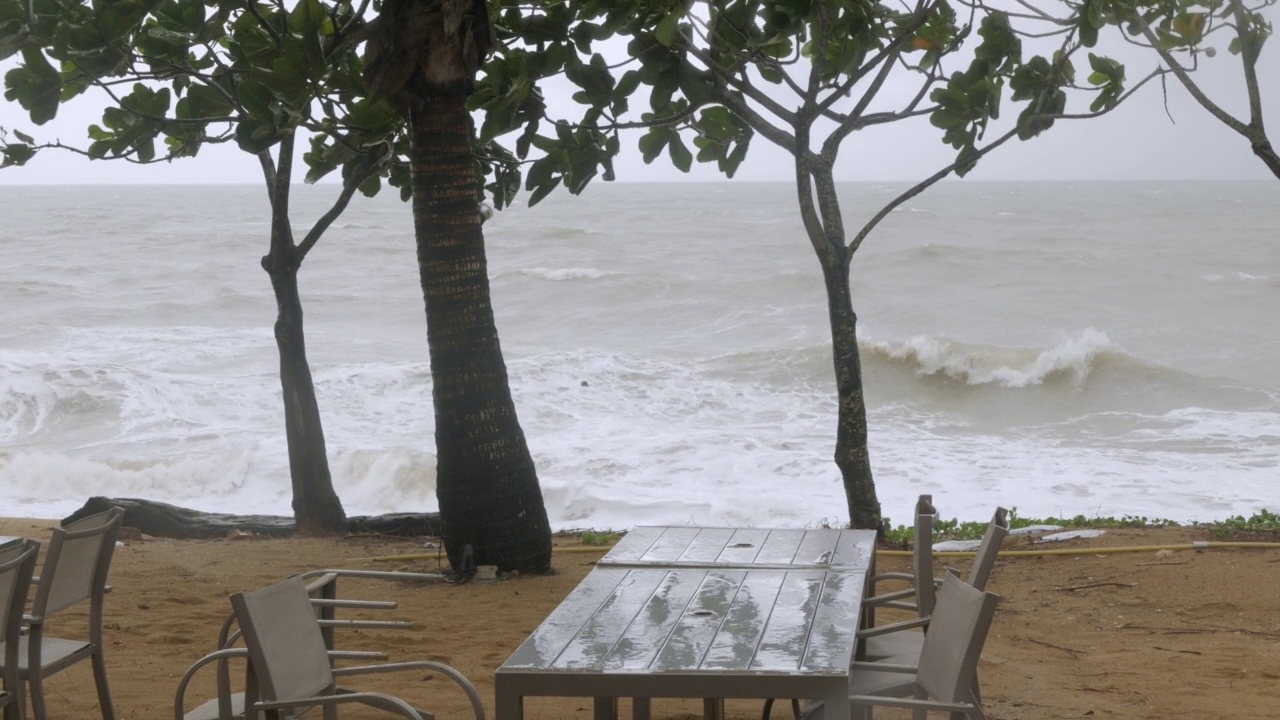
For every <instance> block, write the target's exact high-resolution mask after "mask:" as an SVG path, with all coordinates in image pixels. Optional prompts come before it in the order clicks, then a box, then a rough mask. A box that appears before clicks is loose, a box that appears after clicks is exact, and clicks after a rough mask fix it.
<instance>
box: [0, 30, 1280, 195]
mask: <svg viewBox="0 0 1280 720" xmlns="http://www.w3.org/2000/svg"><path fill="white" fill-rule="evenodd" d="M1271 10H1272V12H1271V15H1272V16H1273V20H1274V19H1275V17H1274V16H1275V15H1276V14H1277V13H1275V12H1274V11H1275V8H1272V9H1271ZM1108 40H1110V41H1111V42H1108ZM1115 40H1116V38H1115V37H1111V38H1105V37H1104V40H1103V43H1102V44H1100V46H1099V51H1100V52H1101V51H1103V48H1105V51H1106V52H1110V53H1112V54H1113V55H1114V56H1115V57H1117V59H1120V60H1122V61H1124V62H1126V64H1127V66H1128V71H1129V72H1128V77H1129V79H1130V84H1132V82H1133V81H1135V80H1136V79H1137V78H1139V77H1141V76H1142V75H1143V74H1145V72H1147V71H1149V70H1151V69H1153V68H1154V67H1155V66H1156V64H1157V63H1156V61H1157V58H1156V56H1155V55H1154V53H1151V52H1150V51H1145V50H1142V49H1139V48H1133V47H1128V46H1125V45H1123V44H1118V43H1116V42H1115ZM1276 45H1277V41H1275V40H1274V39H1273V42H1272V43H1271V47H1268V48H1267V50H1264V52H1263V58H1262V62H1261V63H1260V65H1261V67H1260V68H1259V70H1260V73H1261V78H1260V80H1261V85H1262V95H1263V98H1264V117H1266V118H1269V119H1270V120H1271V122H1272V127H1273V128H1280V62H1276V60H1275V58H1276V57H1277V56H1280V50H1277V49H1276ZM1117 51H1118V52H1117ZM12 64H13V63H12V61H9V62H5V63H0V70H6V69H8V68H9V67H11V66H12ZM1082 64H1083V59H1082V60H1081V61H1078V63H1077V65H1082ZM1079 74H1080V75H1081V76H1083V75H1085V74H1087V68H1085V69H1081V70H1080V71H1079ZM1196 78H1197V80H1198V82H1199V84H1200V87H1201V88H1202V89H1203V90H1204V91H1205V92H1206V93H1207V94H1208V95H1209V96H1210V97H1211V98H1213V99H1214V100H1215V101H1216V102H1217V103H1218V104H1219V105H1221V106H1222V107H1223V108H1225V109H1226V110H1228V111H1229V112H1232V113H1233V114H1235V115H1236V116H1237V117H1245V113H1246V111H1247V103H1246V100H1245V92H1244V82H1243V79H1242V73H1241V71H1240V62H1239V59H1238V58H1236V57H1235V56H1232V55H1230V54H1229V53H1226V52H1225V51H1224V52H1221V53H1219V55H1218V56H1217V57H1216V58H1214V59H1213V60H1209V61H1205V67H1202V68H1201V70H1200V71H1199V72H1198V73H1197V74H1196ZM911 91H912V88H910V87H886V92H885V93H884V94H885V96H886V97H890V98H891V97H894V96H895V95H897V96H905V95H907V94H909V93H910V92H911ZM1006 92H1007V91H1006ZM565 102H566V103H567V102H569V101H565ZM553 104H554V102H553ZM634 104H636V103H633V105H634ZM1165 104H1166V96H1165V93H1163V92H1162V90H1161V87H1160V85H1159V84H1158V83H1151V84H1149V85H1148V86H1147V87H1145V88H1144V89H1143V90H1142V91H1141V92H1140V93H1139V94H1138V95H1136V96H1135V97H1133V98H1132V99H1131V100H1130V101H1129V102H1127V103H1126V104H1125V105H1124V106H1122V107H1121V108H1119V109H1118V110H1116V111H1115V112H1113V113H1111V114H1109V115H1107V116H1104V117H1101V118H1095V119H1089V120H1075V121H1063V122H1060V123H1059V124H1058V126H1056V127H1055V128H1053V129H1052V130H1051V131H1049V132H1047V133H1045V134H1044V135H1042V136H1041V137H1039V138H1036V139H1034V140H1032V141H1029V142H1026V143H1016V144H1010V145H1007V146H1006V147H1003V148H1000V149H999V150H997V151H996V152H994V153H992V154H991V155H989V156H988V157H987V158H985V159H983V161H982V162H981V163H980V164H979V166H978V168H977V169H976V170H975V171H974V172H972V173H971V174H970V175H969V176H968V177H970V178H973V179H979V180H1036V181H1039V180H1070V181H1083V180H1170V179H1205V180H1250V179H1268V178H1271V177H1272V176H1271V175H1270V174H1269V173H1268V172H1267V170H1266V168H1265V167H1264V166H1263V165H1262V163H1261V162H1260V161H1258V160H1257V159H1256V158H1255V157H1254V156H1253V154H1252V153H1251V152H1250V150H1249V145H1248V142H1247V141H1246V140H1245V139H1244V138H1242V137H1240V136H1239V135H1237V134H1235V133H1234V132H1232V131H1231V130H1230V129H1228V128H1227V127H1225V126H1224V125H1222V124H1221V123H1219V122H1218V121H1217V120H1216V119H1214V118H1213V117H1211V116H1210V115H1209V114H1208V113H1207V112H1205V111H1204V110H1203V109H1201V108H1200V107H1199V106H1198V105H1197V104H1196V103H1195V101H1194V100H1193V99H1192V98H1191V96H1190V95H1189V94H1188V93H1187V92H1186V90H1185V89H1183V88H1182V86H1181V85H1180V84H1178V83H1177V82H1176V81H1175V80H1173V79H1172V78H1170V79H1169V82H1168V85H1167V107H1168V113H1167V114H1166V110H1165ZM1078 107H1082V105H1081V106H1078ZM100 112H101V110H100V106H91V105H86V104H84V103H81V104H78V105H73V106H68V107H65V108H63V110H62V111H61V112H60V114H59V117H58V118H57V119H56V120H54V121H53V122H51V123H48V124H47V125H45V126H43V127H36V126H33V125H32V123H31V122H30V120H29V119H28V118H27V116H26V114H25V112H24V111H23V110H22V109H21V108H20V107H19V106H18V105H17V104H16V103H12V102H8V101H4V100H2V99H0V127H3V128H6V129H10V130H12V129H19V130H22V131H24V132H27V133H28V134H31V135H33V136H35V137H36V138H37V139H41V140H51V139H60V140H62V141H63V142H66V143H68V144H72V143H76V144H80V145H81V146H83V145H84V144H85V143H84V137H85V128H86V127H87V126H88V125H89V124H91V123H93V122H96V121H98V118H99V117H100ZM1271 135H1272V137H1273V138H1275V142H1276V143H1277V144H1280V130H1274V129H1273V130H1272V131H1271ZM635 138H636V136H635V135H633V136H632V137H631V139H630V140H629V141H628V140H627V138H626V137H625V136H624V140H623V145H624V148H625V150H624V154H623V157H622V158H620V161H619V162H618V163H617V171H618V172H617V174H618V179H619V180H621V181H641V182H665V181H679V180H700V181H715V180H722V179H723V176H722V175H721V174H720V173H719V172H718V171H717V170H716V169H715V167H714V166H700V165H698V164H697V163H695V165H694V170H693V171H692V172H691V173H689V174H687V175H686V174H683V173H681V172H680V171H679V170H677V169H675V168H674V167H673V166H672V165H671V164H670V162H668V161H667V160H666V159H665V157H664V158H659V159H658V160H657V161H655V162H654V163H653V164H652V165H647V166H646V165H645V164H644V163H643V161H642V160H641V158H640V156H639V152H638V150H636V149H635V142H636V141H635ZM951 153H952V151H951V150H950V148H948V147H947V146H945V145H944V144H943V143H942V142H941V133H940V131H938V130H936V129H935V128H933V127H931V126H930V125H928V122H927V120H924V119H919V120H914V121H910V122H906V123H899V124H895V125H893V126H891V127H883V128H875V129H873V130H870V131H863V132H861V133H857V134H855V136H854V138H853V139H851V141H849V142H846V143H845V146H844V148H842V151H841V157H840V161H839V163H838V165H837V168H836V176H837V179H838V180H846V181H848V180H876V181H911V180H919V179H921V178H923V177H925V176H927V175H929V174H931V173H932V172H934V171H935V170H937V169H939V168H941V167H943V166H945V165H946V164H947V163H948V162H949V161H950V159H951V158H953V157H954V156H953V155H952V154H951ZM299 154H301V153H299ZM296 176H297V177H301V176H302V173H296ZM261 178H262V176H261V171H260V169H259V167H258V164H257V162H256V160H254V159H253V158H252V157H251V156H249V155H247V154H245V153H242V152H240V151H239V150H238V149H236V148H235V147H234V146H233V145H228V146H222V147H210V148H206V149H205V150H203V151H202V152H201V154H200V156H199V157H197V158H191V159H183V160H178V161H174V162H173V163H168V164H160V165H149V166H134V165H129V164H127V163H123V162H119V161H115V162H105V161H96V162H94V161H89V160H87V159H85V158H82V157H78V156H74V155H71V154H68V153H59V152H48V151H47V152H44V153H41V154H40V155H38V156H37V157H36V158H35V159H34V160H33V161H32V162H31V163H29V164H28V166H26V167H20V168H5V169H4V170H0V185H12V184H78V183H137V184H168V183H259V182H261ZM791 178H792V165H791V161H790V158H789V156H788V155H786V154H785V153H784V152H783V151H781V150H779V149H777V148H775V147H772V146H771V145H769V143H768V142H767V141H765V140H764V139H763V138H760V137H757V138H756V140H755V141H754V142H753V145H752V150H751V152H750V154H749V156H748V159H747V161H746V162H745V163H744V164H743V166H742V168H740V169H739V171H738V173H737V175H736V179H738V180H749V181H789V180H791Z"/></svg>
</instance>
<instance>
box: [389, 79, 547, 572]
mask: <svg viewBox="0 0 1280 720" xmlns="http://www.w3.org/2000/svg"><path fill="white" fill-rule="evenodd" d="M468 83H469V80H465V81H458V82H455V83H445V84H436V85H434V86H433V87H431V88H430V89H427V90H425V91H419V92H416V93H414V94H413V97H412V98H411V99H410V100H409V103H410V107H409V114H410V122H411V126H412V133H413V168H412V169H413V217H414V231H415V232H414V234H415V237H416V240H417V246H418V270H419V273H420V276H421V280H422V294H423V299H424V301H425V303H426V313H427V342H428V347H429V350H430V356H431V380H432V396H433V399H434V402H435V419H436V455H437V459H436V493H437V496H438V497H439V500H440V517H441V520H442V522H443V529H442V536H443V540H444V545H445V549H446V551H447V553H448V555H449V562H450V563H451V564H452V565H453V567H454V569H455V570H457V571H465V570H466V569H468V568H467V563H468V562H469V561H470V560H471V559H474V562H475V564H477V565H497V566H498V567H499V568H500V569H502V570H517V571H519V572H545V571H546V570H548V569H550V567H551V527H550V524H549V523H548V521H547V512H546V508H545V506H544V505H543V502H542V491H541V489H540V488H539V486H538V477H537V473H536V471H535V469H534V465H533V458H532V456H531V455H530V453H529V448H528V446H527V444H526V443H525V438H524V432H523V431H522V430H521V428H520V423H519V421H518V420H517V418H516V409H515V403H514V402H513V400H512V398H511V390H510V388H509V386H508V383H507V368H506V364H505V363H504V362H503V359H502V350H501V348H500V347H499V344H498V330H497V327H496V326H495V324H494V318H493V306H492V304H491V303H490V299H489V276H488V268H487V264H486V260H485V252H484V235H483V233H482V231H481V228H480V214H479V212H478V211H477V205H476V187H477V177H476V165H475V160H474V158H473V157H472V153H471V134H472V133H471V117H470V115H468V113H467V110H466V105H465V102H466V95H467V92H466V91H467V86H468ZM468 546H470V548H471V550H472V552H473V553H474V556H473V558H469V557H467V553H466V548H467V547H468Z"/></svg>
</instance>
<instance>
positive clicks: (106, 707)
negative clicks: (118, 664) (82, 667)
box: [89, 647, 116, 720]
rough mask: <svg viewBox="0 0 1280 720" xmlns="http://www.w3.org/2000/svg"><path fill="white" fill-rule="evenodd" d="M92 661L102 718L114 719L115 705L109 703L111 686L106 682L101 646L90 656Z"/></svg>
mask: <svg viewBox="0 0 1280 720" xmlns="http://www.w3.org/2000/svg"><path fill="white" fill-rule="evenodd" d="M89 661H90V662H91V663H93V682H94V684H96V685H97V686H98V705H100V706H102V720H116V706H115V705H113V704H112V703H111V686H110V685H108V684H107V661H106V659H105V658H103V657H102V648H101V647H99V648H98V651H97V652H95V653H94V654H93V656H92V657H90V659H89Z"/></svg>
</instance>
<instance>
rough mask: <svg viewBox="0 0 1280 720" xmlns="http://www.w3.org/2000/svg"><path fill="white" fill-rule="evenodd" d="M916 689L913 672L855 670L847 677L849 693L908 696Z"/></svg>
mask: <svg viewBox="0 0 1280 720" xmlns="http://www.w3.org/2000/svg"><path fill="white" fill-rule="evenodd" d="M915 689H916V676H915V674H914V673H902V672H875V671H873V670H856V671H854V673H853V675H851V676H850V677H849V694H850V695H878V696H880V697H910V696H911V694H912V693H913V692H915Z"/></svg>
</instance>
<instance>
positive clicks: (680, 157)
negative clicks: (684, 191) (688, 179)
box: [667, 132, 693, 173]
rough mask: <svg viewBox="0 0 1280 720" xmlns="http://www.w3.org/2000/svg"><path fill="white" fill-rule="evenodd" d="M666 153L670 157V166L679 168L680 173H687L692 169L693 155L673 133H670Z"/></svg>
mask: <svg viewBox="0 0 1280 720" xmlns="http://www.w3.org/2000/svg"><path fill="white" fill-rule="evenodd" d="M667 153H668V154H669V155H670V156H671V164H672V165H675V166H676V167H677V168H680V172H685V173H687V172H689V169H690V168H692V167H693V153H691V152H689V148H687V147H685V145H684V141H683V140H681V139H680V136H679V135H678V134H676V133H674V132H673V133H671V140H670V141H669V142H668V143H667Z"/></svg>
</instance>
